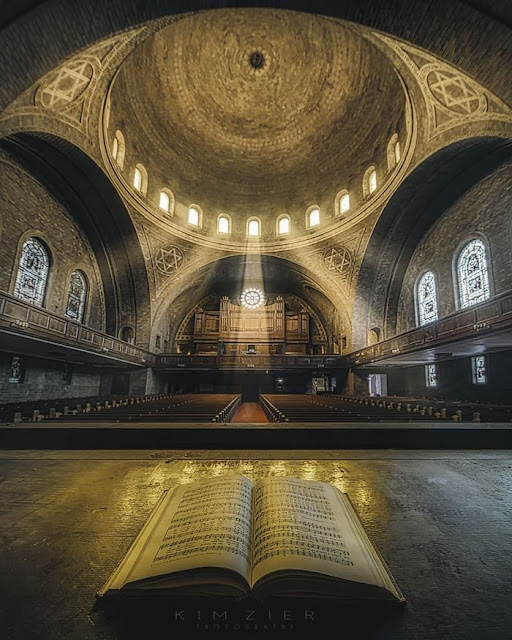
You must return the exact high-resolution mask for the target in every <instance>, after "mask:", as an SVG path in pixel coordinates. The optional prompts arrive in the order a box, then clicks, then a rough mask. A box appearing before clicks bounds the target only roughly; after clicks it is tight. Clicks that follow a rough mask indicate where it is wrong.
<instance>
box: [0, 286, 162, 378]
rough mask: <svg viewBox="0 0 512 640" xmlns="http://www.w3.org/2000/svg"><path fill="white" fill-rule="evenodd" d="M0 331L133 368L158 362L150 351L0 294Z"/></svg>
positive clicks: (5, 294)
mask: <svg viewBox="0 0 512 640" xmlns="http://www.w3.org/2000/svg"><path fill="white" fill-rule="evenodd" d="M0 327H4V328H5V329H6V330H8V331H13V330H14V331H15V332H16V333H17V334H21V335H27V336H31V337H41V336H44V337H49V336H51V338H52V339H53V340H56V341H58V342H60V343H62V344H63V345H68V346H71V347H80V348H81V349H87V350H88V351H91V352H96V353H99V354H102V355H104V356H107V357H110V358H115V359H121V360H125V361H128V362H131V363H133V364H141V365H144V366H152V365H153V363H154V359H155V358H154V355H153V354H152V353H150V352H149V351H145V350H144V349H140V348H139V347H136V346H135V345H133V344H129V343H128V342H124V341H123V340H118V339H117V338H114V337H113V336H109V335H107V334H105V333H101V332H99V331H96V330H95V329H91V328H89V327H86V326H84V325H83V324H79V323H78V322H74V321H73V320H70V319H69V318H65V317H63V316H59V315H57V314H55V313H51V312H50V311H48V310H47V309H42V308H41V307H36V306H34V305H31V304H28V303H27V302H23V300H19V299H18V298H15V297H14V296H10V295H9V294H7V293H3V292H0Z"/></svg>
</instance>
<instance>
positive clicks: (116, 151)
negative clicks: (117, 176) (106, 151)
mask: <svg viewBox="0 0 512 640" xmlns="http://www.w3.org/2000/svg"><path fill="white" fill-rule="evenodd" d="M125 155H126V144H125V141H124V136H123V134H122V132H121V131H120V130H119V129H118V130H117V131H116V132H115V135H114V139H113V141H112V157H113V158H114V160H115V161H116V164H117V166H118V167H119V168H120V169H121V171H122V170H123V168H124V158H125Z"/></svg>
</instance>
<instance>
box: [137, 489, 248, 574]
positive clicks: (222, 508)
mask: <svg viewBox="0 0 512 640" xmlns="http://www.w3.org/2000/svg"><path fill="white" fill-rule="evenodd" d="M252 489H253V485H252V482H251V481H250V480H249V479H248V478H245V477H244V476H224V477H218V478H212V479H210V480H208V481H204V480H203V481H201V482H196V483H191V484H186V485H183V486H182V487H180V488H179V489H178V490H177V491H176V492H175V493H174V495H173V500H172V505H170V507H169V509H166V512H165V516H166V517H165V518H162V520H161V522H159V523H158V525H157V527H156V528H155V532H154V534H153V535H152V536H151V544H148V546H147V548H146V549H144V551H143V553H142V555H141V557H140V559H139V561H137V563H136V565H135V567H134V569H133V571H132V572H131V574H130V576H129V581H133V580H139V579H142V578H145V577H151V576H155V575H161V574H165V573H171V572H175V571H182V570H185V569H192V568H198V567H226V568H231V569H234V570H235V571H238V572H239V573H242V575H244V576H246V577H248V576H249V573H250V561H251V554H252V549H251V518H252V514H251V508H252Z"/></svg>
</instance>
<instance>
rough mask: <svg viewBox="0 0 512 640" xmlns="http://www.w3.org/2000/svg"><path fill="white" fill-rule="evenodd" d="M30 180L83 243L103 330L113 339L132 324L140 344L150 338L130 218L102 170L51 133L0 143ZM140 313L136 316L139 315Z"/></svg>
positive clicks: (142, 271) (143, 277)
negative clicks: (68, 218) (123, 323)
mask: <svg viewBox="0 0 512 640" xmlns="http://www.w3.org/2000/svg"><path fill="white" fill-rule="evenodd" d="M0 147H2V148H4V149H5V150H6V151H7V153H10V154H12V155H13V157H15V158H16V160H17V161H18V162H20V163H21V165H22V166H24V167H25V169H26V170H27V171H28V173H29V174H30V175H32V176H33V177H35V178H36V179H38V180H39V181H40V182H41V183H42V184H43V185H44V186H45V188H46V189H48V191H49V192H50V193H51V194H52V195H53V196H54V197H55V198H56V199H57V200H58V201H59V202H61V203H62V204H63V205H64V207H65V208H66V209H67V211H68V212H69V213H70V215H72V217H73V220H74V221H75V223H76V224H77V226H78V227H79V229H80V230H81V231H82V232H83V234H84V236H85V237H86V238H87V241H88V242H89V245H90V247H91V249H92V252H93V254H94V258H95V261H96V264H97V267H98V270H99V281H100V295H101V299H102V300H103V301H104V300H108V304H104V302H102V316H103V323H104V330H105V331H106V333H108V334H110V335H114V336H115V335H118V330H119V325H120V318H122V317H130V318H133V319H134V326H135V328H136V331H137V337H138V340H139V341H140V345H141V346H144V345H145V344H147V343H146V342H145V341H146V339H148V337H149V314H148V313H146V310H147V309H149V308H150V296H149V284H148V279H147V271H146V264H145V261H144V256H143V253H142V248H141V245H140V242H139V240H138V237H137V233H136V231H135V227H134V225H133V222H132V220H131V218H130V215H129V213H128V211H127V209H126V206H125V204H124V203H123V201H122V199H121V197H120V196H119V193H118V192H117V190H116V189H115V188H114V187H113V185H112V183H111V182H110V180H109V179H108V178H107V177H106V175H105V173H104V171H103V170H102V169H101V168H100V167H99V166H98V165H97V164H96V162H94V160H92V158H90V157H89V155H87V154H86V153H85V152H84V151H83V150H82V149H80V148H79V147H77V146H75V145H74V144H72V143H71V142H69V141H67V140H64V139H63V138H61V137H58V136H56V135H52V134H46V133H45V134H41V133H39V132H34V131H33V132H24V133H17V134H13V135H11V136H8V137H7V138H3V139H2V140H0ZM138 310H139V312H138Z"/></svg>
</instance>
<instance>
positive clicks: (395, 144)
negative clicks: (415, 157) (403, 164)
mask: <svg viewBox="0 0 512 640" xmlns="http://www.w3.org/2000/svg"><path fill="white" fill-rule="evenodd" d="M386 155H387V159H388V171H391V170H392V169H394V168H395V167H396V165H397V164H398V163H399V161H400V140H399V139H398V133H394V134H393V135H392V136H391V138H390V139H389V142H388V148H387V154H386Z"/></svg>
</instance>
